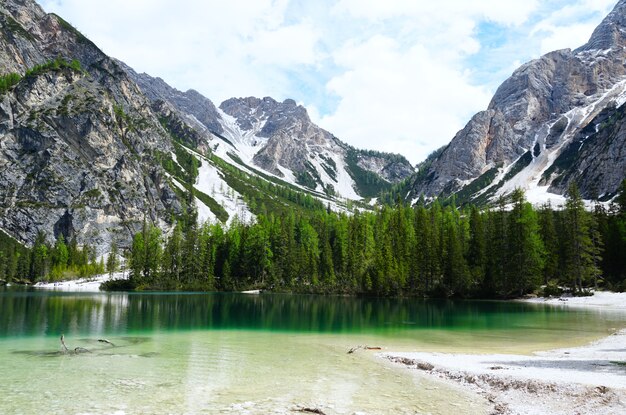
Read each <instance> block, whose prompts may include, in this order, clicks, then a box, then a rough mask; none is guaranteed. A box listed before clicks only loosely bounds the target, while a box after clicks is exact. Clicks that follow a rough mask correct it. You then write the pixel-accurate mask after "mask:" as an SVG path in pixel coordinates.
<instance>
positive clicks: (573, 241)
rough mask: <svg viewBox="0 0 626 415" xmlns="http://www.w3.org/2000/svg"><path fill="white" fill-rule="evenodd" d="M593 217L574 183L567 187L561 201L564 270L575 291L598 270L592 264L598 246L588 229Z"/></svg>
mask: <svg viewBox="0 0 626 415" xmlns="http://www.w3.org/2000/svg"><path fill="white" fill-rule="evenodd" d="M592 221H593V218H592V216H591V214H589V213H588V212H587V211H586V210H585V206H584V203H583V200H582V197H581V196H580V192H579V191H578V187H577V186H576V184H575V183H572V185H571V186H570V187H569V189H568V194H567V201H566V202H565V224H566V230H567V237H566V239H565V249H564V255H565V261H564V263H565V271H566V272H567V275H569V276H570V278H571V279H572V287H573V289H574V291H575V292H581V291H582V290H583V285H584V284H586V283H588V282H589V281H591V280H593V278H595V277H596V276H597V275H598V274H599V269H598V267H597V266H596V261H597V257H598V255H599V249H598V247H597V246H595V245H594V243H593V240H592V237H591V231H592V226H593V223H592Z"/></svg>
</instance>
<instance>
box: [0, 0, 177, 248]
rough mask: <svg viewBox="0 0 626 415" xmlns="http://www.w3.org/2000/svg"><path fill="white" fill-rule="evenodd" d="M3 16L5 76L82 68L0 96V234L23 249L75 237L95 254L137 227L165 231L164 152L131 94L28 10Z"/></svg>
mask: <svg viewBox="0 0 626 415" xmlns="http://www.w3.org/2000/svg"><path fill="white" fill-rule="evenodd" d="M0 13H2V17H1V18H0V22H2V36H1V37H0V71H2V72H3V73H8V72H16V73H18V74H21V75H22V76H23V75H24V74H25V73H26V71H27V70H28V69H31V68H33V67H34V66H36V65H42V64H46V63H47V62H50V61H51V60H54V59H56V58H57V57H59V56H60V57H62V58H64V59H63V60H62V61H59V62H69V61H70V60H77V61H79V62H80V64H81V67H80V68H77V67H76V65H74V66H73V67H71V66H70V65H67V64H63V65H56V66H55V65H47V66H44V67H40V69H39V70H37V71H35V72H34V73H30V74H29V75H28V76H25V77H23V78H22V79H21V80H20V81H19V83H17V85H15V86H14V87H13V88H11V89H10V90H9V91H7V92H6V93H4V94H3V95H1V96H0V228H2V229H4V230H5V231H7V232H8V233H10V234H11V235H12V236H14V237H16V238H17V239H18V240H20V241H22V242H25V243H32V242H33V241H34V239H35V236H36V234H37V232H40V231H42V232H44V233H46V234H47V236H48V238H49V240H53V239H54V238H55V237H58V235H59V234H63V235H64V236H65V237H66V238H72V237H74V236H75V237H76V238H77V240H78V242H79V243H88V244H92V245H95V246H97V247H98V248H99V252H100V253H102V252H104V251H105V250H106V249H107V248H108V246H109V243H110V241H111V240H112V239H115V240H116V241H117V243H118V244H120V245H121V246H125V245H127V244H128V243H129V241H130V238H131V236H132V234H133V233H134V232H136V231H137V230H139V229H140V226H141V224H142V222H143V221H144V219H145V220H148V221H152V222H154V223H156V224H158V225H160V226H161V227H162V228H168V226H169V225H168V223H167V222H168V221H169V220H170V218H171V216H172V214H176V213H177V212H180V209H181V206H180V204H179V202H178V199H177V197H176V195H175V193H174V192H173V191H172V189H171V188H170V186H169V185H168V183H167V180H166V177H165V175H164V172H163V170H162V169H161V168H160V167H159V165H158V163H156V162H155V160H154V157H155V156H157V154H159V153H161V154H162V153H169V152H171V145H170V141H169V138H168V136H167V134H166V133H165V130H164V129H163V128H162V127H161V125H160V123H159V120H158V118H157V116H156V115H155V113H154V112H153V110H152V109H151V107H150V103H149V101H148V100H147V99H146V98H145V97H144V96H143V94H142V93H141V91H140V90H139V88H138V87H137V85H136V84H135V83H134V82H133V81H132V80H131V79H129V78H128V76H127V75H126V73H125V72H124V71H123V70H122V68H120V66H119V65H118V64H117V63H116V62H115V61H113V60H111V59H110V58H108V57H107V56H106V55H104V54H103V53H102V52H101V51H100V50H99V49H98V48H97V47H95V45H93V43H91V42H90V41H89V40H88V39H86V38H85V37H84V36H83V35H81V34H80V33H79V32H78V31H76V30H75V29H74V28H72V27H71V26H70V25H69V24H67V23H66V22H64V21H63V20H62V19H61V18H59V17H57V16H55V15H52V14H45V13H44V12H43V11H42V10H41V8H40V7H39V6H37V4H35V3H34V2H32V1H30V0H19V1H17V0H12V1H7V2H3V4H2V5H1V6H0ZM7 22H8V23H7ZM16 24H17V25H19V27H21V28H22V29H23V31H22V29H19V28H18V27H17V26H15V25H16ZM7 25H8V26H7ZM7 33H10V34H9V35H8V34H7Z"/></svg>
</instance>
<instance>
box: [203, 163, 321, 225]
mask: <svg viewBox="0 0 626 415" xmlns="http://www.w3.org/2000/svg"><path fill="white" fill-rule="evenodd" d="M210 160H211V161H212V162H213V164H215V165H216V166H218V167H219V169H220V171H221V172H222V173H223V175H224V180H225V181H226V183H227V184H228V186H229V187H231V188H232V189H234V190H235V191H236V192H237V193H239V194H241V195H242V196H243V197H244V201H245V202H246V204H247V205H248V207H249V208H250V209H251V210H252V212H253V213H255V214H257V215H268V214H269V213H270V212H272V213H274V214H282V213H287V212H292V211H294V210H298V211H303V212H304V213H305V214H309V213H312V212H317V211H324V210H325V206H324V204H323V203H322V202H320V201H319V200H317V199H315V198H314V197H313V196H311V195H310V194H309V193H305V192H302V190H300V189H297V188H296V187H292V186H283V185H279V184H274V183H273V182H268V181H267V180H263V179H262V178H260V177H256V176H252V175H250V174H247V173H245V172H243V171H241V170H239V169H238V168H237V167H235V166H233V165H231V164H229V163H227V162H225V161H224V160H222V159H221V158H219V157H217V156H215V155H212V156H211V157H210ZM277 181H278V182H280V181H279V180H277Z"/></svg>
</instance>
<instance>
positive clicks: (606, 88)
mask: <svg viewBox="0 0 626 415" xmlns="http://www.w3.org/2000/svg"><path fill="white" fill-rule="evenodd" d="M625 47H626V1H625V0H620V1H619V2H618V3H617V5H616V6H615V8H614V10H613V11H612V12H611V13H610V14H609V15H608V16H607V17H606V18H605V19H604V21H603V22H602V23H601V24H600V25H599V26H598V27H597V28H596V30H595V31H594V32H593V34H592V36H591V38H590V40H589V42H587V44H585V45H584V46H582V47H580V48H578V49H576V50H569V49H565V50H559V51H555V52H551V53H548V54H546V55H544V56H542V57H541V58H539V59H536V60H533V61H531V62H529V63H527V64H525V65H523V66H521V67H520V68H519V69H517V70H516V71H515V72H514V73H513V75H512V76H511V77H510V78H509V79H507V80H506V81H505V82H504V83H503V84H502V85H501V86H500V87H499V88H498V89H497V91H496V93H495V95H494V97H493V99H492V100H491V102H490V104H489V107H488V108H487V109H486V110H485V111H482V112H479V113H478V114H476V115H475V116H474V117H473V118H472V119H471V120H470V121H469V123H468V124H467V125H466V126H465V128H463V129H462V130H461V131H459V132H458V133H457V135H456V136H455V137H454V138H453V140H452V141H451V143H450V144H449V145H448V146H447V147H446V148H445V150H444V151H443V152H442V153H441V154H440V155H439V156H438V157H437V158H436V159H435V160H434V161H432V163H430V164H429V166H428V168H427V170H426V171H421V172H420V173H418V175H417V176H419V177H418V178H414V179H413V180H409V181H408V182H409V183H411V185H410V187H409V188H408V189H406V190H407V191H408V192H409V197H410V198H418V197H420V196H426V197H434V196H443V197H447V196H450V195H452V194H456V195H457V199H460V200H461V201H474V202H479V203H485V202H488V201H490V200H491V201H493V200H495V199H496V198H497V197H499V196H501V195H505V194H508V193H510V192H511V191H512V190H513V189H514V188H516V187H521V188H524V189H526V191H527V194H528V196H529V198H531V200H534V201H537V202H540V201H545V200H547V199H553V200H560V199H559V197H558V196H556V195H563V194H564V193H565V192H566V189H567V188H568V186H569V184H570V183H572V182H576V183H577V184H578V186H579V187H580V189H581V192H582V194H583V196H584V197H585V198H588V199H591V198H594V197H600V198H601V199H603V200H607V199H609V198H611V197H613V196H614V195H615V194H616V192H617V191H618V188H619V185H620V183H621V181H622V180H623V179H624V177H625V176H626V134H625V131H624V129H625V128H626V127H624V122H623V113H624V108H622V104H623V103H624V101H626V67H625V66H624V61H625V60H626V49H625Z"/></svg>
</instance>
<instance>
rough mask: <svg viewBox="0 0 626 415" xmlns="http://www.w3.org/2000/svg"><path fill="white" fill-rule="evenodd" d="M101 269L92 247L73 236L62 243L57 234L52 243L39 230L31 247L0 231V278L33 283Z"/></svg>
mask: <svg viewBox="0 0 626 415" xmlns="http://www.w3.org/2000/svg"><path fill="white" fill-rule="evenodd" d="M104 272H105V264H104V260H103V259H102V258H101V259H100V261H98V259H97V257H96V250H95V248H93V247H92V246H89V245H83V246H79V245H78V243H77V242H76V238H72V239H71V240H70V241H69V243H66V241H65V238H64V237H63V235H59V237H58V238H57V240H56V241H55V243H54V244H51V243H49V241H48V240H47V238H46V236H45V234H44V233H43V232H40V233H39V234H38V235H37V237H36V239H35V243H34V244H33V247H32V248H26V247H24V246H23V245H22V244H20V243H18V242H17V241H16V240H15V239H13V238H11V237H9V236H8V235H6V234H4V233H2V232H0V281H3V282H20V283H34V282H40V281H46V282H54V281H60V280H67V279H74V278H84V277H90V276H93V275H97V274H102V273H104Z"/></svg>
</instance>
